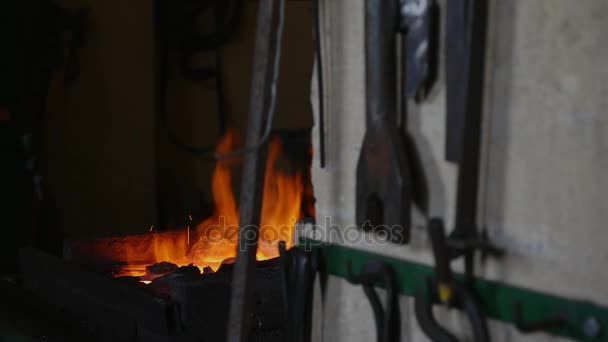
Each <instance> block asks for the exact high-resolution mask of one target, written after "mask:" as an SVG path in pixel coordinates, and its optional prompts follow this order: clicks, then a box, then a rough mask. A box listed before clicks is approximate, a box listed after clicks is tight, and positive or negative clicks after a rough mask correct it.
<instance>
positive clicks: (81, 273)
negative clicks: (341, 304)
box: [21, 248, 285, 342]
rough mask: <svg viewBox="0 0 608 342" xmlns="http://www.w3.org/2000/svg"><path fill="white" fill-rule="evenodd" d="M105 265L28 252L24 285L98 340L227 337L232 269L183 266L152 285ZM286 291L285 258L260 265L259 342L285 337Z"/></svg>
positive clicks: (255, 337)
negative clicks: (116, 275)
mask: <svg viewBox="0 0 608 342" xmlns="http://www.w3.org/2000/svg"><path fill="white" fill-rule="evenodd" d="M100 266H101V264H100V263H96V264H90V265H89V266H88V267H86V266H84V265H83V263H82V262H79V263H76V262H74V261H70V260H64V259H61V258H58V257H56V256H53V255H50V254H47V253H44V252H42V251H40V250H36V249H31V248H30V249H25V250H23V252H22V255H21V267H22V272H23V282H24V287H25V288H26V289H28V290H30V291H31V292H33V293H34V294H36V295H37V296H39V297H40V298H41V299H43V300H44V301H46V302H48V303H49V304H52V305H54V306H57V307H58V308H60V309H63V310H65V311H66V312H67V313H68V314H69V315H70V316H71V317H73V318H75V320H74V321H75V322H79V323H78V324H82V325H85V326H86V327H87V329H90V330H91V332H92V333H93V334H94V335H95V336H97V337H98V339H99V341H102V342H103V341H112V342H116V341H130V342H131V341H146V342H148V341H159V342H160V341H163V342H165V341H166V342H170V341H180V342H181V341H183V342H187V341H193V342H194V341H225V340H226V324H227V319H228V303H229V298H230V289H231V280H232V269H233V266H232V265H231V264H223V265H222V266H221V267H220V268H219V269H218V270H217V271H215V272H208V273H203V272H201V271H202V270H199V269H198V268H196V267H194V266H182V267H180V268H178V269H177V270H173V272H169V273H168V274H165V275H163V276H161V277H158V278H156V279H154V280H153V281H151V282H150V283H149V284H144V283H142V282H141V281H140V279H139V278H137V277H119V278H114V277H113V276H112V275H111V273H108V272H107V268H103V267H102V268H99V267H100ZM106 266H107V265H106ZM165 266H166V265H160V266H159V265H156V266H154V267H165ZM95 268H97V269H95ZM281 286H282V282H281V277H280V270H279V263H278V259H271V260H266V261H260V262H258V263H257V270H256V291H255V299H256V308H255V312H254V314H253V316H252V318H251V319H252V320H253V322H252V323H253V324H251V326H252V327H253V328H252V329H253V330H252V335H251V336H252V340H253V341H280V340H282V336H283V331H282V329H283V324H284V317H285V313H284V303H283V301H282V296H281V293H282V289H281Z"/></svg>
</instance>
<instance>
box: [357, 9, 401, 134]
mask: <svg viewBox="0 0 608 342" xmlns="http://www.w3.org/2000/svg"><path fill="white" fill-rule="evenodd" d="M398 13H399V12H398V9H397V1H391V0H388V1H387V0H367V1H365V84H366V92H367V104H366V110H367V111H366V120H367V127H368V129H369V128H370V127H372V126H375V127H377V126H379V125H380V122H381V121H382V120H389V121H390V122H394V121H396V114H397V113H396V104H397V93H396V87H397V72H396V66H397V65H396V61H397V60H396V53H395V51H396V46H395V42H396V30H397V19H398Z"/></svg>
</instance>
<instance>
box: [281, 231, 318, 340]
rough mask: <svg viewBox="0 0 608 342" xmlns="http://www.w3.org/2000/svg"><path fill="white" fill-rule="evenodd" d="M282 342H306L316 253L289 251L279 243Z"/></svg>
mask: <svg viewBox="0 0 608 342" xmlns="http://www.w3.org/2000/svg"><path fill="white" fill-rule="evenodd" d="M279 255H280V258H281V259H280V260H281V266H280V267H281V274H282V278H283V303H284V304H285V325H284V326H285V336H284V339H285V340H286V341H293V342H309V341H311V329H312V298H313V289H314V282H315V276H316V274H317V269H318V265H319V250H318V249H316V248H315V249H313V250H306V249H304V248H301V247H293V248H291V249H290V250H289V251H286V250H285V243H284V242H283V241H281V242H279Z"/></svg>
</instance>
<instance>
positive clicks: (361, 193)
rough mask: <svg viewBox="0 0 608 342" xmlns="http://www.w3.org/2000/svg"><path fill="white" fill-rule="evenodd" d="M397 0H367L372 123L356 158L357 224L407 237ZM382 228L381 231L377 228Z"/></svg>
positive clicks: (367, 69)
mask: <svg viewBox="0 0 608 342" xmlns="http://www.w3.org/2000/svg"><path fill="white" fill-rule="evenodd" d="M397 5H398V3H397V1H396V0H388V1H387V0H366V1H365V78H366V79H365V83H366V125H367V129H366V132H365V137H364V140H363V146H362V147H361V153H360V155H359V162H358V164H357V187H356V191H357V202H356V203H357V214H356V219H357V225H358V226H359V227H361V228H362V229H364V230H374V231H376V230H377V229H381V230H384V231H383V233H386V234H387V235H388V240H390V241H391V242H394V243H407V242H408V240H409V226H410V202H411V195H410V184H409V182H410V178H409V169H408V162H407V157H406V152H405V146H404V139H403V137H402V134H401V132H400V131H399V129H398V126H397V110H396V105H397V98H396V96H397V72H396V45H395V43H396V34H397V29H398V18H399V11H398V8H397ZM377 232H380V231H377Z"/></svg>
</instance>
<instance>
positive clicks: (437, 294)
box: [414, 219, 490, 342]
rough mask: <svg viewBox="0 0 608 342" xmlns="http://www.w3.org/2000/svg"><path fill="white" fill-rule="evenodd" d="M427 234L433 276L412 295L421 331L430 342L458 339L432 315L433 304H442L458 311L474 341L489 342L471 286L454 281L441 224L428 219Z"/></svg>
mask: <svg viewBox="0 0 608 342" xmlns="http://www.w3.org/2000/svg"><path fill="white" fill-rule="evenodd" d="M428 230H429V235H430V238H431V245H432V248H433V256H434V258H435V277H433V278H429V279H427V284H426V286H425V288H423V289H421V291H420V292H419V293H418V294H417V295H416V298H415V300H414V310H415V313H416V318H417V320H418V324H419V325H420V328H421V329H422V331H423V332H424V333H425V334H426V335H427V336H428V337H429V338H430V339H431V340H432V341H433V342H458V339H457V338H456V337H455V336H454V335H452V334H451V333H450V332H448V331H447V330H446V329H444V328H443V327H442V326H440V325H439V324H438V323H437V321H436V320H435V317H434V316H433V305H435V304H444V305H447V306H448V307H454V308H458V309H461V310H462V311H464V313H465V314H466V316H467V318H468V319H469V322H470V323H471V327H472V329H473V336H474V339H475V341H476V342H486V341H490V337H489V334H488V326H487V323H486V320H485V317H484V316H483V312H482V310H481V306H480V305H479V303H478V301H477V298H476V296H475V292H474V290H473V287H472V284H470V283H468V282H465V283H461V282H458V281H457V280H456V279H454V277H453V275H452V270H451V268H450V261H451V256H450V252H451V249H450V248H449V247H448V245H447V243H446V236H445V230H444V227H443V222H442V221H441V220H439V219H431V220H430V223H429V227H428Z"/></svg>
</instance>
